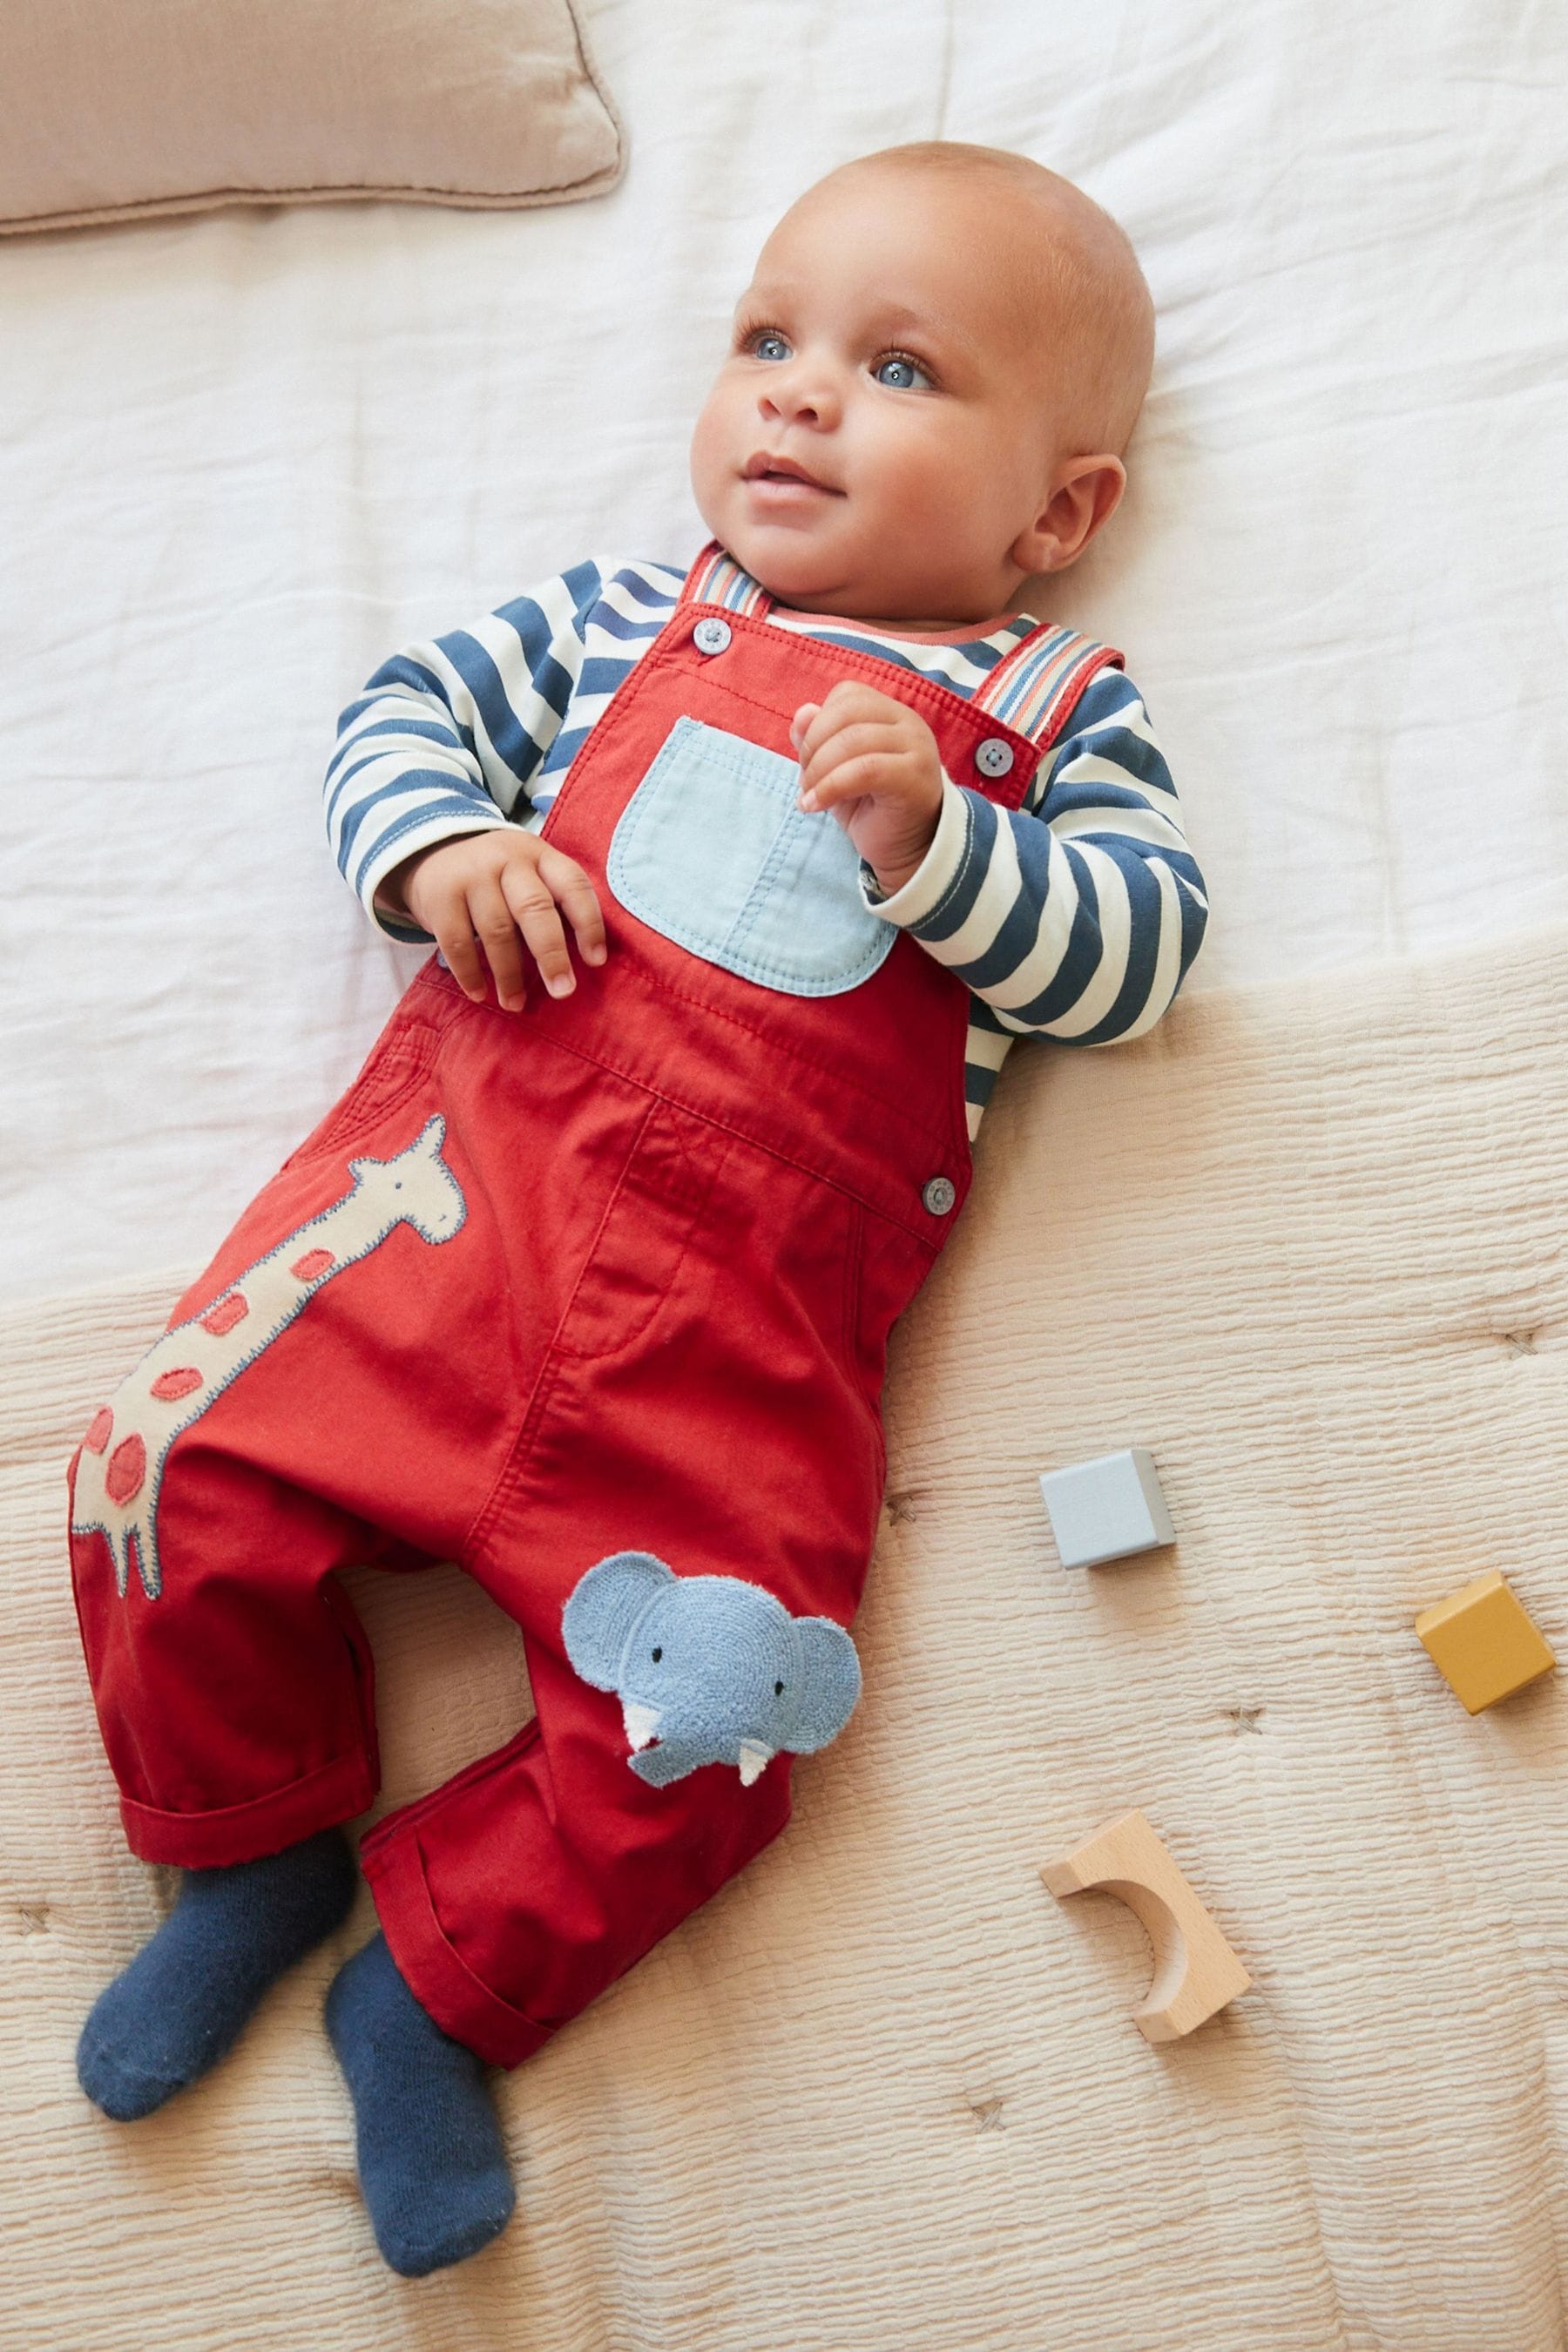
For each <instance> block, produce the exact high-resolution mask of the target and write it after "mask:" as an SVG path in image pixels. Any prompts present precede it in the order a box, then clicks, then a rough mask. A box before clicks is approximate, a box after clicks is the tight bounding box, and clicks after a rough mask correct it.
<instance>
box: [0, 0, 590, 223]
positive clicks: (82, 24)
mask: <svg viewBox="0 0 1568 2352" xmlns="http://www.w3.org/2000/svg"><path fill="white" fill-rule="evenodd" d="M623 163H624V133H623V128H622V124H621V121H620V118H619V116H618V115H617V114H616V110H615V106H614V103H613V101H612V100H611V99H610V97H609V94H608V92H607V91H606V90H605V88H604V87H603V85H602V83H601V82H600V80H599V79H598V76H597V73H596V72H595V67H594V62H593V59H592V58H591V57H590V56H589V54H588V50H587V47H586V44H585V42H584V35H583V28H582V26H581V25H580V24H579V22H578V21H577V18H576V16H575V14H574V7H573V0H98V5H92V0H18V5H13V6H10V7H6V8H3V9H0V231H5V232H8V233H11V234H15V233H16V232H17V231H20V230H24V229H47V228H74V227H78V226H82V225H84V224H87V223H90V222H98V221H111V220H126V219H131V218H133V217H136V216H138V215H142V214H147V213H179V212H200V211H204V210H206V209H208V208H209V207H211V206H213V205H230V204H279V203H288V204H321V203H325V202H327V201H329V200H331V199H342V198H345V197H353V196H359V197H364V196H379V197H390V198H392V199H393V200H395V202H398V203H403V204H414V203H418V204H439V205H543V204H562V203H566V202H569V201H571V200H572V199H573V198H574V197H578V196H592V195H597V194H599V193H600V192H601V191H602V190H604V189H605V188H608V187H610V186H612V185H613V184H614V183H615V182H616V180H617V179H618V178H619V177H620V173H621V171H622V168H623Z"/></svg>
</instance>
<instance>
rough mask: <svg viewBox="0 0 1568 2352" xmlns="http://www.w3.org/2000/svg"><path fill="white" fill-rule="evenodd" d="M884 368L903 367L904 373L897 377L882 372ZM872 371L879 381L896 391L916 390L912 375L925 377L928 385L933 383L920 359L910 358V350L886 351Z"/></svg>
mask: <svg viewBox="0 0 1568 2352" xmlns="http://www.w3.org/2000/svg"><path fill="white" fill-rule="evenodd" d="M884 368H902V370H903V371H904V373H903V374H902V375H901V376H900V377H897V378H895V377H892V376H887V375H884V374H883V373H882V371H883V369H884ZM871 373H872V374H873V375H874V376H875V377H876V379H877V382H878V383H885V384H888V385H889V386H890V388H891V389H892V390H893V391H894V392H912V391H913V390H914V385H913V384H912V383H910V377H911V376H917V375H918V376H920V377H921V378H923V380H924V382H925V383H927V384H928V385H929V384H930V383H931V378H930V376H929V375H927V374H926V372H925V370H924V368H923V367H921V363H920V362H919V360H912V359H910V355H909V353H908V352H884V354H883V356H882V357H881V358H880V359H879V361H878V362H877V364H876V366H875V367H874V368H873V369H872V371H871Z"/></svg>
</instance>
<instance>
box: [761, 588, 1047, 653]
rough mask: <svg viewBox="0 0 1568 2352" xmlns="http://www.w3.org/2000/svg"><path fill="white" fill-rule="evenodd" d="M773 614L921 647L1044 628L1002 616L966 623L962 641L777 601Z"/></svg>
mask: <svg viewBox="0 0 1568 2352" xmlns="http://www.w3.org/2000/svg"><path fill="white" fill-rule="evenodd" d="M773 611H774V612H775V613H788V614H790V615H791V616H792V618H794V619H795V620H798V621H832V622H834V623H835V624H836V625H837V626H838V627H839V628H841V629H864V630H865V631H866V632H867V634H868V635H870V636H877V637H910V638H912V639H913V641H914V642H915V643H916V644H917V645H933V646H967V645H973V644H975V643H976V642H977V641H978V640H979V639H980V638H982V637H988V636H990V635H993V633H994V631H995V630H997V629H1002V628H1005V627H1006V626H1007V625H1008V624H1009V622H1012V621H1027V622H1028V624H1029V626H1030V627H1031V628H1032V629H1037V628H1038V627H1039V625H1040V624H1039V621H1038V619H1037V616H1036V615H1035V614H1032V613H998V614H996V616H995V618H994V620H990V621H971V622H966V623H965V624H964V626H965V628H966V629H967V630H968V632H969V634H968V635H966V636H962V637H961V636H955V635H953V633H952V630H951V629H887V628H883V627H881V626H880V625H879V624H877V623H876V622H872V621H866V620H862V619H861V618H860V617H859V615H858V614H855V613H807V612H805V611H804V610H803V609H802V607H801V606H800V605H798V604H780V603H779V602H778V601H777V600H776V599H775V600H774V603H773Z"/></svg>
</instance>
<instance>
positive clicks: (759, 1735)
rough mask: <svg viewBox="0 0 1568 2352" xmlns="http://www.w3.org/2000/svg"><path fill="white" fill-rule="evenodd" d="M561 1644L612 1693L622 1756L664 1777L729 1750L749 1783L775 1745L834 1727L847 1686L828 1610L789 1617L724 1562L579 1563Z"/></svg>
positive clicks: (845, 1709) (853, 1676)
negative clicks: (717, 1572)
mask: <svg viewBox="0 0 1568 2352" xmlns="http://www.w3.org/2000/svg"><path fill="white" fill-rule="evenodd" d="M561 1631H562V1635H563V1640H564V1642H565V1645H566V1654H567V1656H568V1658H570V1660H571V1662H572V1664H573V1665H574V1667H575V1668H576V1670H577V1672H578V1673H579V1674H580V1675H582V1677H583V1679H584V1682H589V1683H592V1684H593V1685H594V1687H595V1690H605V1691H614V1692H615V1693H616V1696H617V1697H618V1698H619V1700H620V1702H621V1712H622V1717H623V1719H624V1721H625V1723H626V1738H627V1739H628V1740H629V1741H630V1743H631V1746H632V1748H633V1751H634V1752H633V1754H632V1755H631V1756H630V1757H628V1759H627V1762H628V1763H629V1765H630V1767H631V1769H632V1770H633V1771H634V1772H635V1773H637V1776H638V1778H639V1779H640V1780H646V1781H647V1783H648V1785H649V1787H650V1788H656V1789H661V1788H665V1787H668V1784H669V1782H670V1781H671V1780H682V1779H684V1777H685V1775H686V1774H687V1773H688V1772H694V1771H696V1769H697V1768H698V1766H699V1765H700V1764H733V1765H737V1766H739V1768H740V1773H741V1779H742V1783H743V1784H744V1786H746V1787H747V1788H750V1786H751V1784H752V1781H753V1780H756V1778H757V1777H758V1775H759V1773H761V1771H762V1770H763V1767H764V1765H766V1764H768V1763H769V1762H771V1760H772V1759H773V1757H774V1756H776V1755H777V1754H778V1752H779V1750H780V1749H781V1748H788V1749H790V1750H791V1751H792V1752H793V1753H795V1754H798V1755H810V1754H811V1753H812V1752H813V1751H814V1750H815V1749H816V1748H826V1745H827V1743H828V1741H829V1740H830V1739H836V1738H837V1736H838V1734H839V1733H840V1732H841V1731H842V1730H843V1728H844V1726H845V1725H846V1723H847V1721H848V1720H849V1717H850V1714H851V1712H852V1711H853V1708H854V1706H855V1703H856V1701H857V1699H858V1697H859V1696H860V1661H859V1659H858V1656H857V1655H856V1652H855V1644H854V1643H853V1642H852V1641H851V1640H850V1639H849V1636H848V1634H847V1633H845V1631H844V1629H843V1627H842V1626H841V1625H836V1624H835V1623H834V1622H833V1620H832V1619H831V1618H830V1617H792V1616H791V1614H790V1612H789V1611H788V1610H787V1609H786V1608H785V1607H784V1603H783V1602H782V1601H778V1600H776V1599H775V1598H774V1596H773V1594H772V1593H771V1592H767V1591H764V1590H763V1587H762V1586H761V1585H760V1584H749V1583H747V1582H746V1581H745V1580H744V1579H743V1578H742V1577H738V1576H677V1574H676V1572H675V1570H673V1569H672V1568H669V1567H668V1566H667V1565H666V1564H665V1562H664V1561H663V1560H662V1559H656V1558H655V1556H654V1554H653V1553H652V1552H647V1551H617V1552H612V1553H611V1554H610V1555H609V1556H608V1558H607V1559H601V1560H598V1561H596V1562H595V1565H594V1566H593V1567H592V1568H590V1569H587V1570H584V1574H583V1575H582V1576H581V1577H579V1579H578V1580H577V1583H576V1585H575V1586H574V1589H573V1591H572V1593H571V1595H570V1596H569V1598H568V1600H567V1602H566V1605H565V1608H564V1610H563V1612H562V1619H561Z"/></svg>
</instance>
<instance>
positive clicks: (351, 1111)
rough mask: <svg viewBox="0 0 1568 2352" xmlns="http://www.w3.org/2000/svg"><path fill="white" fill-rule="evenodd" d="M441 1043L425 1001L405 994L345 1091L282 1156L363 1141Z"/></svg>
mask: <svg viewBox="0 0 1568 2352" xmlns="http://www.w3.org/2000/svg"><path fill="white" fill-rule="evenodd" d="M440 1043H441V1033H440V1031H439V1029H437V1028H435V1027H433V1026H432V1025H431V1024H430V1022H429V1020H428V1019H427V1018H426V1015H425V1011H424V1007H423V1004H422V1003H420V1004H418V1005H416V1006H415V1007H413V1008H410V1007H409V1005H408V1003H407V1000H406V999H405V1001H404V1003H402V1004H399V1005H398V1007H397V1009H396V1011H395V1013H393V1015H392V1018H391V1020H390V1021H389V1022H388V1023H387V1024H386V1026H385V1028H384V1030H383V1031H382V1033H381V1034H380V1036H379V1037H378V1038H377V1039H376V1041H375V1043H374V1045H373V1046H372V1047H371V1049H370V1052H369V1053H368V1054H367V1055H366V1056H365V1058H364V1060H363V1063H362V1064H361V1066H360V1068H359V1071H358V1073H357V1075H356V1076H354V1078H353V1080H352V1081H351V1083H350V1085H349V1086H348V1087H347V1088H346V1089H345V1091H344V1092H343V1093H342V1094H341V1095H340V1096H339V1097H338V1099H337V1101H336V1102H335V1103H333V1105H332V1106H331V1109H330V1110H329V1111H328V1112H327V1113H326V1115H325V1117H324V1118H321V1120H319V1121H318V1123H317V1124H316V1126H314V1127H313V1128H312V1129H310V1134H309V1135H307V1136H306V1138H305V1139H304V1141H303V1142H302V1143H299V1144H296V1146H295V1148H294V1150H292V1151H291V1152H290V1153H289V1157H288V1159H287V1160H285V1161H284V1162H283V1166H284V1167H285V1168H292V1167H293V1166H294V1165H295V1163H296V1161H298V1160H313V1159H316V1158H318V1157H320V1156H321V1154H323V1153H326V1152H330V1151H332V1150H336V1149H338V1148H339V1147H340V1146H342V1145H345V1144H353V1146H355V1147H356V1148H357V1147H358V1146H360V1145H362V1144H363V1143H364V1142H365V1141H366V1139H367V1138H368V1136H369V1133H370V1130H371V1129H373V1128H374V1126H375V1125H376V1124H377V1122H378V1121H379V1120H381V1119H383V1118H386V1117H387V1116H389V1114H390V1113H391V1112H393V1111H395V1109H396V1108H398V1106H399V1105H400V1104H401V1103H402V1102H403V1101H404V1100H405V1098H406V1097H408V1096H409V1095H411V1094H413V1093H414V1091H415V1089H416V1087H418V1086H419V1085H420V1084H421V1083H422V1081H423V1080H424V1079H426V1077H427V1076H429V1074H430V1071H431V1070H432V1068H433V1067H434V1066H435V1062H436V1055H437V1051H438V1049H439V1046H440Z"/></svg>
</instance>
